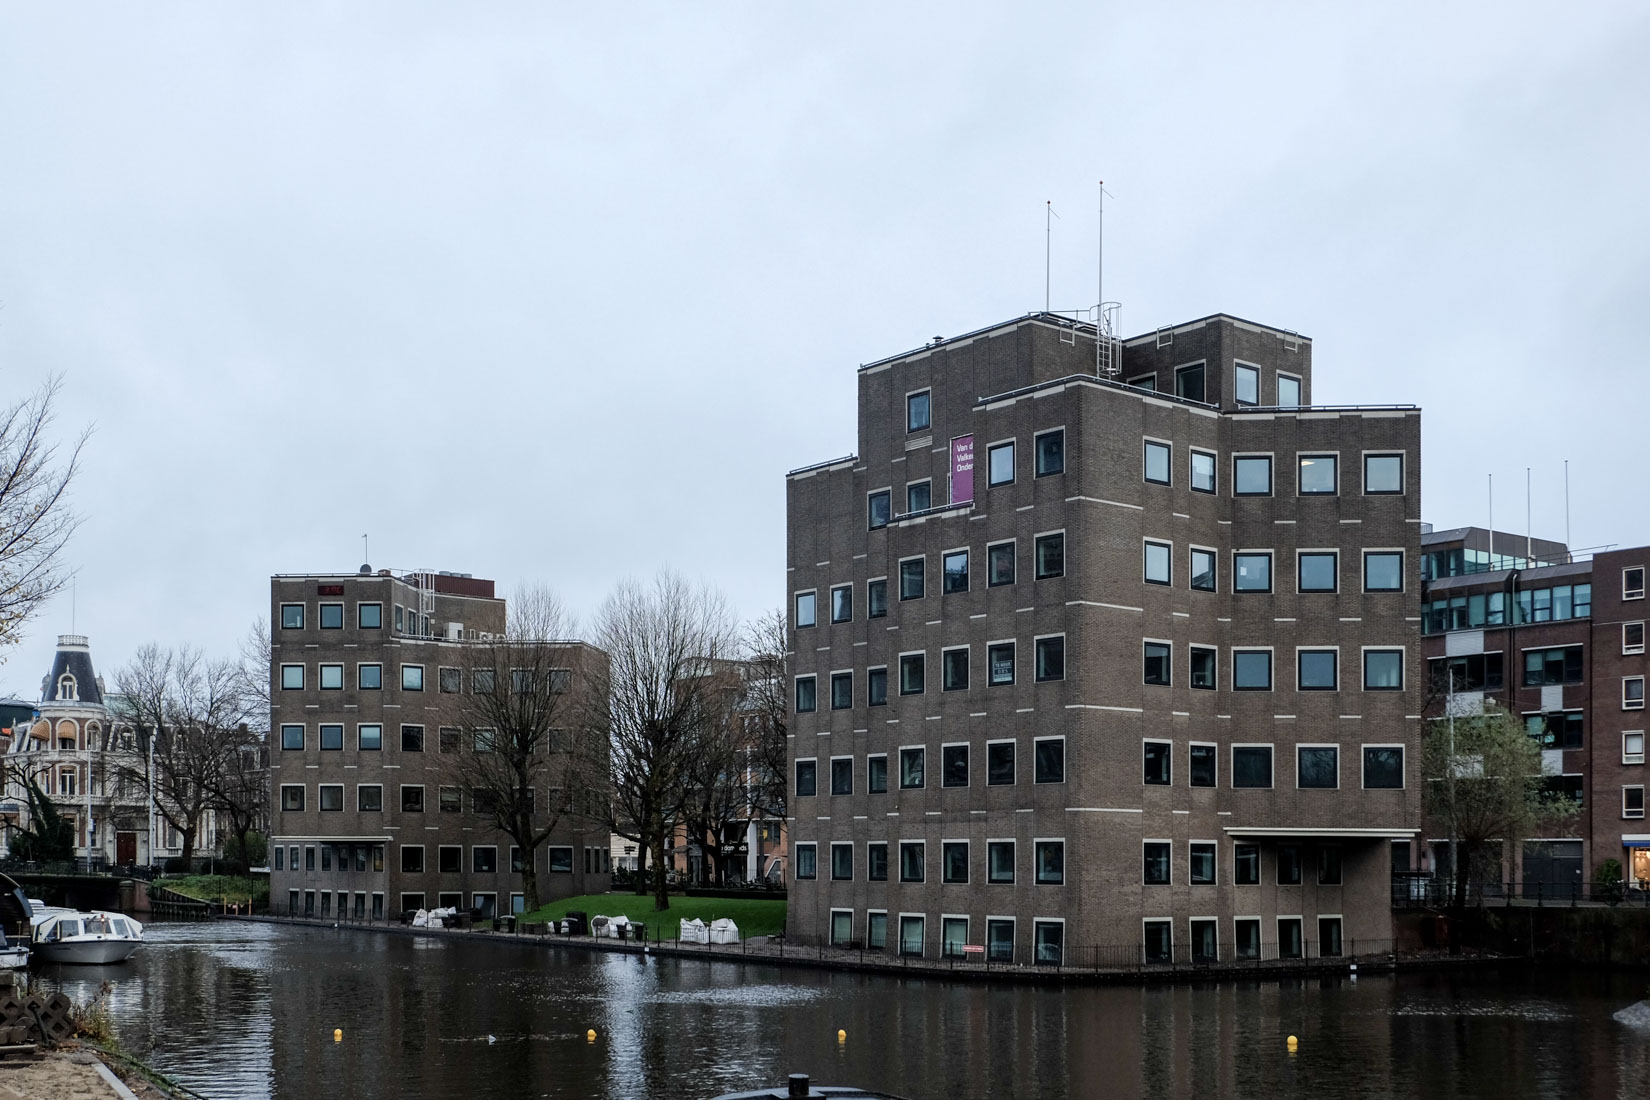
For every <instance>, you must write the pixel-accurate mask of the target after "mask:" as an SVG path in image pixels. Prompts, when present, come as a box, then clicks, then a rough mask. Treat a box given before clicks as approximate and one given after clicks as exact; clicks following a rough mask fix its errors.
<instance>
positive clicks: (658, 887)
mask: <svg viewBox="0 0 1650 1100" xmlns="http://www.w3.org/2000/svg"><path fill="white" fill-rule="evenodd" d="M666 839H667V838H666V835H665V830H664V829H663V828H660V829H658V830H656V831H655V832H654V834H653V844H654V853H653V854H654V860H653V908H654V910H655V911H657V912H661V913H662V912H664V911H665V910H666V909H669V908H670V889H669V887H668V885H667V884H666V883H665V843H666Z"/></svg>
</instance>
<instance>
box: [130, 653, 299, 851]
mask: <svg viewBox="0 0 1650 1100" xmlns="http://www.w3.org/2000/svg"><path fill="white" fill-rule="evenodd" d="M115 683H116V685H117V691H118V692H119V699H118V705H119V706H120V708H121V711H120V713H119V717H120V718H121V719H122V720H123V721H126V722H128V723H130V724H131V725H132V726H133V728H134V730H135V731H136V734H137V736H136V737H134V738H133V739H132V747H131V750H130V751H129V752H127V753H125V754H124V756H123V759H122V760H121V762H120V764H119V765H117V768H118V772H119V774H120V777H121V778H122V779H123V780H124V781H126V782H128V783H131V784H134V785H140V786H143V787H148V786H149V785H150V783H151V781H152V782H153V786H154V791H155V812H156V813H158V814H160V816H161V817H163V818H164V819H165V820H166V821H167V822H169V823H170V824H171V825H172V826H173V827H174V828H176V829H177V830H178V832H180V833H182V834H183V858H184V860H185V861H187V860H189V859H190V858H192V857H193V855H194V851H195V846H196V844H197V842H198V840H199V833H200V827H201V822H202V818H203V817H204V815H205V813H206V811H207V810H208V809H210V808H213V807H214V806H215V805H217V804H218V803H219V802H220V800H221V799H222V798H223V797H224V796H225V792H226V791H227V790H229V789H230V786H229V785H228V784H227V782H226V779H225V777H226V776H229V775H232V774H235V773H237V772H239V771H242V770H244V769H243V767H242V765H243V762H244V761H243V758H242V753H243V750H245V749H246V748H247V747H248V740H249V736H250V734H249V731H248V729H247V719H248V717H249V716H252V715H251V714H249V712H253V713H255V704H253V706H252V707H249V705H248V699H247V696H246V692H245V684H244V676H243V673H242V669H241V666H240V664H239V663H238V662H236V661H230V660H209V659H207V658H206V657H204V656H202V654H201V653H200V651H199V650H197V649H192V648H189V647H187V646H181V647H179V648H177V649H162V648H160V647H159V646H157V645H154V644H153V643H151V644H149V645H146V646H144V647H143V648H141V649H139V650H138V652H137V655H136V656H135V657H134V658H133V659H132V661H131V663H129V664H127V665H126V666H125V667H123V668H121V669H120V670H119V671H117V672H116V673H115ZM151 736H152V737H153V738H154V751H153V753H151V752H150V751H149V739H150V737H151ZM151 763H152V771H151ZM240 793H241V794H242V795H244V794H246V793H249V792H245V791H242V792H240ZM258 798H259V800H260V801H262V800H265V799H267V798H268V793H267V786H265V785H264V784H263V783H262V782H260V783H259V790H258Z"/></svg>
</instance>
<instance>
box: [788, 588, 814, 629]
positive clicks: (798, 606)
mask: <svg viewBox="0 0 1650 1100" xmlns="http://www.w3.org/2000/svg"><path fill="white" fill-rule="evenodd" d="M804 597H806V599H807V601H808V604H807V606H808V616H807V617H808V621H807V622H803V621H802V601H803V599H804ZM818 625H819V589H817V588H799V589H797V590H796V591H795V592H792V593H791V629H792V630H812V629H813V628H814V627H816V626H818Z"/></svg>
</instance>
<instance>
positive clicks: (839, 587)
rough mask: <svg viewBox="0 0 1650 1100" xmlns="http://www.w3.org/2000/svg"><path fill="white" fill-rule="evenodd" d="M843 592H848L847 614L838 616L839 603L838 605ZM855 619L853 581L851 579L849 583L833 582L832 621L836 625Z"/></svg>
mask: <svg viewBox="0 0 1650 1100" xmlns="http://www.w3.org/2000/svg"><path fill="white" fill-rule="evenodd" d="M843 594H846V596H847V614H845V615H842V616H840V617H838V615H837V605H838V603H839V602H841V601H839V599H838V597H839V596H841V595H843ZM853 621H854V586H853V582H851V581H850V582H849V583H847V584H833V585H831V623H832V624H833V625H835V624H837V623H851V622H853Z"/></svg>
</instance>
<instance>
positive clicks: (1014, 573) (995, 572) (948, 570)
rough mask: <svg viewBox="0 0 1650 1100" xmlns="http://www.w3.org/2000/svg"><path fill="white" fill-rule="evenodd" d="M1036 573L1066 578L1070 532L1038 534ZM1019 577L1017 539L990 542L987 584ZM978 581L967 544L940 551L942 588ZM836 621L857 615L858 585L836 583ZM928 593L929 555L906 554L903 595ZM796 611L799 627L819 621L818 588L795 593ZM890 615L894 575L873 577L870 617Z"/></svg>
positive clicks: (868, 593) (959, 588)
mask: <svg viewBox="0 0 1650 1100" xmlns="http://www.w3.org/2000/svg"><path fill="white" fill-rule="evenodd" d="M1032 561H1033V563H1034V565H1035V569H1034V570H1033V573H1034V575H1035V577H1036V579H1037V580H1047V579H1049V578H1051V577H1063V576H1065V573H1066V534H1065V532H1064V531H1050V532H1046V533H1044V534H1041V535H1036V536H1034V537H1033V539H1032ZM1018 579H1019V562H1018V560H1017V552H1016V544H1015V542H1014V540H1012V539H1010V540H1007V541H1004V542H996V543H991V544H990V545H988V546H987V547H986V584H987V585H988V586H989V587H992V588H995V587H997V586H999V585H1005V584H1014V583H1015V582H1016V581H1017V580H1018ZM971 584H972V576H971V573H970V569H969V551H968V548H967V547H966V546H964V547H958V548H957V549H955V550H947V551H945V552H944V553H943V554H941V555H940V591H941V592H943V593H944V594H946V595H951V594H954V593H958V592H967V591H968V590H969V588H970V586H971ZM830 591H831V608H830V610H831V622H833V623H849V622H853V620H854V586H853V585H852V584H839V585H835V586H833V587H832V588H831V590H830ZM927 594H928V559H927V558H926V557H925V556H923V555H920V554H919V555H914V556H912V557H908V558H901V559H900V561H899V598H900V599H901V600H920V599H922V598H923V597H925V596H926V595H927ZM794 611H795V614H794V616H793V617H792V620H791V621H792V623H794V624H795V625H796V627H797V628H798V629H802V628H805V627H810V626H814V625H816V624H817V623H818V595H817V591H816V590H815V589H812V588H810V589H807V590H805V591H801V592H797V593H796V594H795V602H794ZM887 614H888V578H887V577H872V578H871V579H870V580H868V581H866V582H865V617H866V618H868V619H880V618H883V617H884V616H886V615H887Z"/></svg>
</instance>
